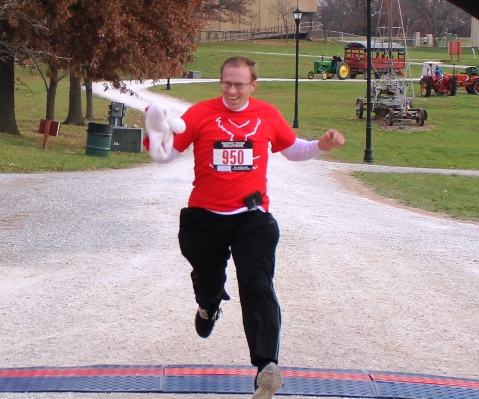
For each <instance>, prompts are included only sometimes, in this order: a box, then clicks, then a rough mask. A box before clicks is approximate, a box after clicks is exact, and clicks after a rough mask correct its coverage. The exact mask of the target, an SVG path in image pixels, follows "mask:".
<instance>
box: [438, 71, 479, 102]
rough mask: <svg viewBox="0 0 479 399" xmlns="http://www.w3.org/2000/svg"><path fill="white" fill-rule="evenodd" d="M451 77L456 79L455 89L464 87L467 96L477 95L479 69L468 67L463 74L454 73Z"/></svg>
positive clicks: (478, 92)
mask: <svg viewBox="0 0 479 399" xmlns="http://www.w3.org/2000/svg"><path fill="white" fill-rule="evenodd" d="M446 75H448V76H452V77H453V78H454V79H456V85H457V87H464V88H465V89H466V91H467V92H468V93H469V94H476V95H478V94H479V68H478V67H476V66H470V67H467V68H466V71H465V72H459V73H456V72H455V71H454V73H453V74H452V75H449V74H446Z"/></svg>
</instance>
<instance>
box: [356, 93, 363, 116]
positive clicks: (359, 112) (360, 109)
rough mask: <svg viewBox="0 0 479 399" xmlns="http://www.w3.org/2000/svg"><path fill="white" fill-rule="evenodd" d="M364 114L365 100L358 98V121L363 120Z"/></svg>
mask: <svg viewBox="0 0 479 399" xmlns="http://www.w3.org/2000/svg"><path fill="white" fill-rule="evenodd" d="M363 114H364V100H363V99H362V98H358V99H357V101H356V117H357V118H358V119H363Z"/></svg>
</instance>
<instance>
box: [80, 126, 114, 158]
mask: <svg viewBox="0 0 479 399" xmlns="http://www.w3.org/2000/svg"><path fill="white" fill-rule="evenodd" d="M112 131H113V128H112V127H111V126H110V125H105V124H102V123H95V122H89V123H88V130H87V132H88V135H87V138H86V147H85V154H86V155H92V156H95V157H108V156H110V146H111V135H112Z"/></svg>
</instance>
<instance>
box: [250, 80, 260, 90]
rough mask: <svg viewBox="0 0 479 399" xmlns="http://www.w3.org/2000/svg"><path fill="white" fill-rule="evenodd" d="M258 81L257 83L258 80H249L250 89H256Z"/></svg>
mask: <svg viewBox="0 0 479 399" xmlns="http://www.w3.org/2000/svg"><path fill="white" fill-rule="evenodd" d="M258 83H259V82H258V81H257V80H253V81H252V82H251V85H250V86H251V91H255V90H256V88H257V87H258Z"/></svg>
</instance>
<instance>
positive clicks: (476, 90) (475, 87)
mask: <svg viewBox="0 0 479 399" xmlns="http://www.w3.org/2000/svg"><path fill="white" fill-rule="evenodd" d="M471 93H472V94H476V95H478V94H479V80H476V81H475V82H474V83H473V84H472V86H471Z"/></svg>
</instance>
